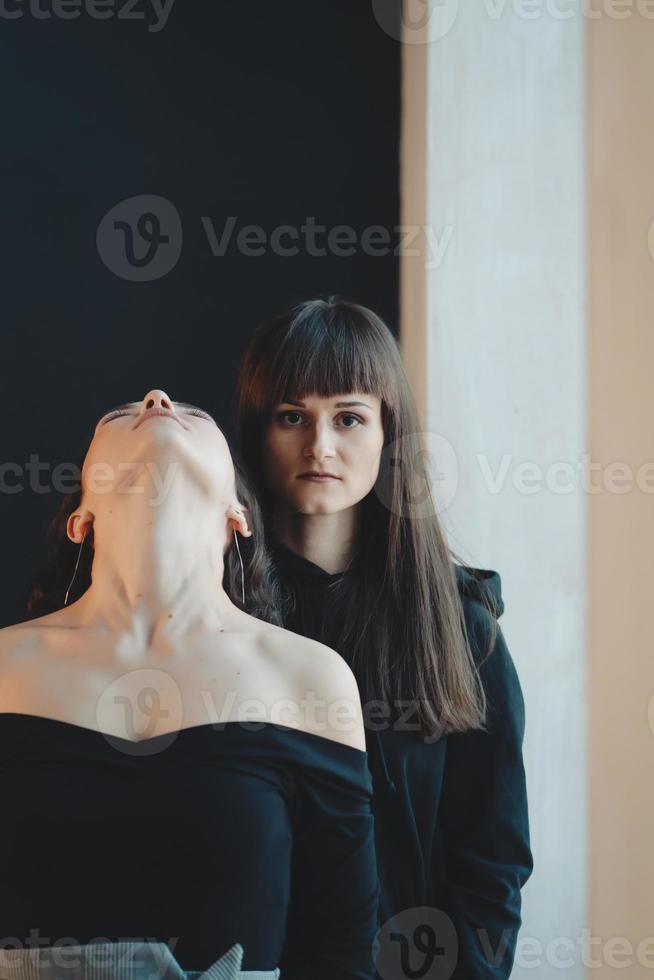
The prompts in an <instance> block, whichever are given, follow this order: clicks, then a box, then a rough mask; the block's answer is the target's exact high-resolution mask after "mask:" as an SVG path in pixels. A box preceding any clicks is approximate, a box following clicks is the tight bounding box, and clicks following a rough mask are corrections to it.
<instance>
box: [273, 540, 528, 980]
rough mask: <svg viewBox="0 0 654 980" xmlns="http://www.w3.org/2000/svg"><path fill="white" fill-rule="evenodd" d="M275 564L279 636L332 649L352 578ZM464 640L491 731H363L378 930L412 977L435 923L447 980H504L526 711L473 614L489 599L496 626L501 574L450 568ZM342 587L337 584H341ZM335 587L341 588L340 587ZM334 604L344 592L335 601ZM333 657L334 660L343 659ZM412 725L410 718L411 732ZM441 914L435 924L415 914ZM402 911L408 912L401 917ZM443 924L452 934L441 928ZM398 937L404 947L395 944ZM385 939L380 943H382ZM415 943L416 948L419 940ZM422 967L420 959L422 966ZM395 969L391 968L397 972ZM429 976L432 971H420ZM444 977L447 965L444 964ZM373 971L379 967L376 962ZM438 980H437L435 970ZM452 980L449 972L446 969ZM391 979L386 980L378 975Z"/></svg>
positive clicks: (508, 669)
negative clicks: (288, 607) (282, 604)
mask: <svg viewBox="0 0 654 980" xmlns="http://www.w3.org/2000/svg"><path fill="white" fill-rule="evenodd" d="M273 557H274V560H275V564H276V567H277V570H278V573H279V576H280V578H281V581H282V584H283V585H284V586H285V588H286V589H287V590H288V591H289V592H290V593H291V595H292V596H293V597H294V599H295V608H294V609H293V610H292V611H291V612H290V613H289V614H288V616H287V621H286V622H285V624H284V625H285V626H286V627H287V628H288V629H290V630H293V631H294V632H296V633H300V634H302V635H303V636H308V637H311V638H312V639H316V640H319V641H320V642H322V643H325V644H326V645H327V646H331V647H333V648H334V649H337V647H336V645H335V644H336V643H337V642H338V640H337V637H338V627H339V612H338V600H337V599H336V598H335V596H337V595H338V593H339V591H341V590H342V588H343V586H345V587H347V576H348V575H351V574H354V573H353V572H347V573H336V574H330V573H328V572H326V571H325V570H324V569H322V568H320V567H319V566H318V565H315V564H313V563H312V562H310V561H308V560H306V559H305V558H303V557H302V556H301V555H299V554H297V553H296V552H294V551H291V550H290V549H289V548H286V547H285V546H284V545H282V544H281V543H275V544H274V546H273ZM455 568H456V574H457V580H458V584H459V590H460V595H461V599H462V604H463V608H464V613H465V618H466V626H467V630H468V637H469V639H470V642H471V646H472V651H473V654H474V656H475V660H476V662H477V663H480V661H481V666H480V676H481V679H482V683H483V685H484V690H485V692H486V696H487V699H488V718H487V722H486V724H487V728H488V731H487V732H480V731H469V732H464V733H455V734H450V735H447V736H443V737H441V738H440V739H438V740H437V741H431V742H430V741H425V740H424V738H423V736H422V735H420V733H419V732H407V731H397V730H394V729H393V728H390V727H389V726H388V725H387V726H386V730H383V729H382V730H376V731H374V730H371V729H372V728H377V729H379V727H380V726H379V725H375V724H374V723H373V724H372V725H371V724H367V726H366V727H367V730H366V744H367V750H368V756H369V760H368V761H369V767H370V771H371V775H372V779H373V786H374V798H373V805H374V814H375V838H376V849H377V862H378V869H379V877H380V885H381V900H380V907H379V922H380V926H383V925H384V923H388V921H389V920H390V919H391V917H395V919H394V922H393V923H392V925H396V924H397V925H399V928H395V929H392V928H390V926H389V927H388V928H387V929H386V930H382V932H383V935H384V936H386V940H385V941H387V942H389V941H390V943H391V945H392V942H393V940H388V937H389V936H391V935H394V936H395V944H396V951H395V952H393V951H392V950H391V951H390V952H389V950H388V947H387V948H386V953H387V954H388V955H389V956H391V957H392V955H396V956H399V955H400V946H401V945H404V946H407V943H408V946H407V948H408V949H409V950H411V952H410V953H406V954H403V955H406V957H407V959H406V960H403V961H402V962H403V967H402V970H400V971H399V972H398V975H402V976H404V975H406V976H410V975H411V973H410V972H407V970H406V966H407V963H409V961H410V962H411V964H412V967H416V966H418V970H417V972H416V973H414V974H413V975H415V976H424V975H426V973H429V970H427V971H426V973H425V972H421V971H420V969H419V966H420V964H422V963H425V959H424V955H423V954H420V952H419V950H420V949H422V948H423V945H424V936H425V933H424V930H423V932H422V933H421V931H420V928H419V920H420V915H421V914H423V915H426V917H425V918H424V922H425V923H426V922H428V921H429V922H431V924H432V928H433V932H434V935H436V934H437V933H439V932H440V933H441V935H440V937H438V936H437V937H436V938H437V940H438V941H439V942H440V944H441V945H440V946H439V947H438V949H439V950H440V951H441V953H442V955H443V956H444V957H448V961H449V963H450V964H451V965H452V966H454V964H456V967H455V969H454V970H453V972H451V980H482V978H484V980H489V978H493V980H500V978H505V977H508V976H509V974H510V972H511V969H512V966H513V960H514V956H515V947H516V941H517V935H518V929H519V927H520V924H521V914H520V911H521V895H520V889H521V888H522V886H523V885H524V883H525V882H526V881H527V879H528V878H529V876H530V874H531V872H532V869H533V859H532V854H531V849H530V841H529V820H528V811H527V793H526V783H525V772H524V767H523V761H522V741H523V735H524V728H525V708H524V700H523V696H522V691H521V687H520V682H519V680H518V675H517V673H516V669H515V666H514V664H513V660H512V658H511V655H510V653H509V651H508V648H507V646H506V643H505V641H504V637H503V635H502V631H501V628H500V627H499V624H498V626H497V639H496V642H495V646H494V648H493V652H492V654H491V655H490V657H488V659H486V660H484V659H483V658H484V657H485V656H486V653H487V647H488V640H489V630H490V626H491V622H490V617H489V614H488V612H487V610H486V609H485V608H484V606H483V605H482V604H481V602H480V601H479V600H480V597H481V594H482V592H483V593H485V595H486V596H487V597H488V598H490V599H491V601H492V604H493V608H494V609H495V615H496V617H499V616H501V615H502V612H503V611H504V603H503V601H502V594H501V580H500V576H499V575H498V573H497V572H495V571H491V570H476V571H477V574H478V575H479V576H480V580H477V579H475V578H474V577H473V576H472V575H471V574H470V573H469V572H467V571H466V570H465V569H463V568H462V567H461V566H458V565H457V566H455ZM344 575H345V580H344V581H343V576H344ZM336 586H338V588H336ZM341 594H342V592H341ZM339 652H341V651H339ZM411 720H412V721H414V722H415V719H409V721H411ZM426 907H428V908H432V909H439V910H441V917H440V918H439V919H436V920H434V919H433V918H432V919H430V918H429V915H430V913H426V914H425V913H419V912H417V911H416V910H418V909H425V908H426ZM404 910H413V911H410V912H408V913H405V915H404V916H401V915H399V913H401V912H403V911H404ZM442 913H445V915H446V916H447V917H448V919H449V924H447V925H445V927H443V920H444V919H445V916H443V915H442ZM398 932H403V933H406V934H407V941H406V942H405V941H404V940H402V941H401V942H400V943H398V942H397V940H398V935H397V934H398ZM381 935H382V934H380V936H381ZM421 936H422V937H423V938H422V940H421V938H420V937H421ZM421 956H422V959H421ZM398 962H399V961H398ZM426 965H427V966H428V964H426ZM443 965H444V966H445V964H443ZM378 967H379V962H378ZM439 972H441V971H439ZM446 972H447V975H448V976H450V970H449V969H447V970H446ZM384 973H385V975H386V976H388V975H389V974H388V971H387V970H385V971H384Z"/></svg>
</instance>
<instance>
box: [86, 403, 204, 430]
mask: <svg viewBox="0 0 654 980" xmlns="http://www.w3.org/2000/svg"><path fill="white" fill-rule="evenodd" d="M140 404H141V403H140V402H125V403H124V404H123V405H116V407H115V408H110V409H109V411H108V412H105V413H104V415H101V416H100V418H99V419H98V424H99V423H100V422H101V421H102V419H104V418H106V417H107V415H111V413H112V412H122V411H124V410H125V409H126V408H134V406H135V405H140ZM173 405H175V406H176V407H177V408H195V409H197V410H198V412H204V413H205V415H208V416H209V418H210V419H211V421H212V422H214V423H215V425H218V423H217V422H216V420H215V418H214V417H213V415H212V414H211V413H210V412H207V410H206V408H200V407H199V406H198V405H189V404H188V403H187V402H173Z"/></svg>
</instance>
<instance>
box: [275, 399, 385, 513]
mask: <svg viewBox="0 0 654 980" xmlns="http://www.w3.org/2000/svg"><path fill="white" fill-rule="evenodd" d="M264 444H265V448H264V468H265V473H266V478H267V481H268V486H269V488H270V490H271V491H272V493H273V494H274V495H275V496H276V497H278V498H279V499H281V500H283V501H284V502H285V503H286V504H287V505H288V506H289V507H291V508H292V509H293V510H295V511H297V512H298V513H300V514H334V513H337V512H338V511H342V510H345V509H346V508H348V507H352V506H354V505H355V504H358V503H359V501H361V500H362V499H363V498H364V497H365V496H366V494H368V493H369V492H370V490H371V489H372V488H373V486H374V484H375V480H376V479H377V474H378V472H379V464H380V459H381V451H382V448H383V445H384V430H383V426H382V419H381V399H380V398H378V397H377V396H376V395H368V394H360V393H357V392H349V393H347V394H340V395H335V396H333V397H329V398H327V397H323V396H320V395H312V396H310V397H309V396H307V397H306V398H305V399H304V400H303V401H300V400H292V401H289V402H281V403H280V404H279V405H275V406H273V410H272V413H271V417H270V419H269V422H268V425H267V427H266V432H265V440H264ZM317 473H318V474H319V473H323V474H329V475H328V476H323V477H320V476H312V475H311V474H317Z"/></svg>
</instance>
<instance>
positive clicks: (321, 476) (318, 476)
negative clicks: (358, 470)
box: [298, 471, 340, 483]
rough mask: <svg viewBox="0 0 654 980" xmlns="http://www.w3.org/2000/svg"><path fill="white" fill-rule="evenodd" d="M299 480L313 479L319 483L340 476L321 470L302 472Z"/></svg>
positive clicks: (338, 478)
mask: <svg viewBox="0 0 654 980" xmlns="http://www.w3.org/2000/svg"><path fill="white" fill-rule="evenodd" d="M298 480H311V481H316V482H318V483H322V482H326V481H327V480H340V476H335V475H334V474H333V473H324V472H320V471H316V472H308V473H300V474H299V476H298Z"/></svg>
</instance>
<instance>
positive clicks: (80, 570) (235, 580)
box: [17, 447, 284, 626]
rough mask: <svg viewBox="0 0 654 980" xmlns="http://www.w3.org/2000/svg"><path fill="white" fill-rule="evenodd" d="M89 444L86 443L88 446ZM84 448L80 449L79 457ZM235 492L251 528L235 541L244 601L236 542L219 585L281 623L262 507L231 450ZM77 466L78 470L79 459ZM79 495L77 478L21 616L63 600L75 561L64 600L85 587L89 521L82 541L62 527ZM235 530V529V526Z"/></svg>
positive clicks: (260, 615)
mask: <svg viewBox="0 0 654 980" xmlns="http://www.w3.org/2000/svg"><path fill="white" fill-rule="evenodd" d="M87 449H88V447H87ZM85 456H86V451H84V453H82V461H83V459H84V457H85ZM232 460H233V463H234V474H235V483H236V495H237V497H238V499H239V501H240V502H241V504H243V505H244V506H245V507H247V509H248V513H247V519H248V526H249V528H250V530H251V531H252V535H251V537H248V538H244V537H240V539H239V547H240V550H241V557H242V559H243V572H244V584H245V603H243V601H242V593H241V565H240V562H239V558H238V554H237V551H236V547H235V545H234V543H233V542H232V544H231V545H230V546H229V548H228V550H227V552H226V554H225V560H224V572H223V583H222V584H223V588H224V589H225V592H226V593H227V595H228V596H229V598H230V599H231V601H232V602H233V603H234V605H236V606H238V607H239V608H240V609H243V610H244V611H245V612H246V613H249V614H250V615H251V616H256V617H257V619H261V620H264V621H265V622H268V623H273V624H274V625H276V626H281V625H282V615H283V613H282V610H283V606H284V600H283V595H282V593H281V589H280V585H279V582H278V580H277V579H276V577H275V575H274V572H273V567H272V562H271V558H270V555H269V553H268V551H267V549H266V545H265V540H264V531H263V521H262V515H261V507H260V505H259V502H258V500H257V497H256V494H255V492H254V490H253V488H252V485H251V483H250V481H249V480H248V478H247V476H246V474H245V471H244V468H243V465H242V464H241V462H240V461H239V459H238V457H236V456H235V455H234V453H233V452H232ZM78 472H79V473H80V474H81V472H82V463H81V462H80V464H79V469H78ZM81 499H82V487H81V482H80V486H79V487H78V489H77V490H75V491H73V492H71V493H67V494H66V495H65V496H64V497H62V499H61V501H60V503H59V505H58V507H57V509H56V512H55V514H54V516H53V517H52V519H51V520H50V523H49V525H48V528H47V531H46V540H45V546H44V555H43V559H42V561H41V564H40V567H39V568H38V570H37V571H36V573H35V575H34V577H33V579H32V582H31V584H30V586H29V588H28V590H27V592H26V594H25V596H24V598H23V599H22V600H21V601H20V602H19V605H18V609H17V612H18V615H19V617H20V619H21V620H23V621H26V620H30V619H34V618H36V617H37V616H43V615H45V614H46V613H50V612H54V611H55V610H56V609H60V608H61V607H62V606H63V605H64V598H65V595H66V590H67V589H68V587H69V585H70V582H71V579H73V572H74V570H75V565H76V562H77V560H78V558H79V565H78V567H77V572H76V573H75V576H74V581H73V585H72V588H71V589H70V594H69V596H68V602H69V603H71V602H74V601H75V600H76V599H79V598H80V596H81V595H83V593H84V592H86V590H87V589H88V587H89V586H90V584H91V569H92V565H93V527H92V526H91V528H90V529H89V531H88V532H87V537H86V538H85V540H84V545H83V546H82V547H81V551H80V545H78V544H75V543H74V542H72V541H71V540H70V538H69V537H68V535H67V533H66V524H67V521H68V517H69V516H70V514H72V513H73V511H75V510H76V509H77V508H78V507H79V505H80V503H81ZM236 533H238V532H236Z"/></svg>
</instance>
